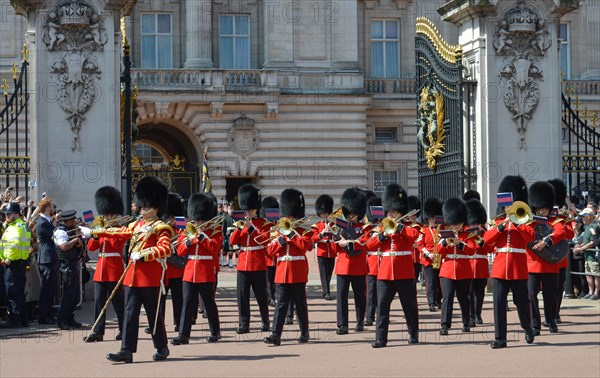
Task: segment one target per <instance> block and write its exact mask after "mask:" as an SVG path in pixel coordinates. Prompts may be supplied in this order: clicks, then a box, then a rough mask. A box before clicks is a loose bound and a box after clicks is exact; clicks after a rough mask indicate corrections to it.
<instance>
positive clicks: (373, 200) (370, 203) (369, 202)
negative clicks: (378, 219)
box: [367, 197, 382, 223]
mask: <svg viewBox="0 0 600 378" xmlns="http://www.w3.org/2000/svg"><path fill="white" fill-rule="evenodd" d="M371 206H382V201H381V198H379V197H371V198H369V199H368V200H367V219H368V220H369V222H371V223H373V215H372V214H371Z"/></svg>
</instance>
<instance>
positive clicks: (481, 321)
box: [477, 315, 483, 324]
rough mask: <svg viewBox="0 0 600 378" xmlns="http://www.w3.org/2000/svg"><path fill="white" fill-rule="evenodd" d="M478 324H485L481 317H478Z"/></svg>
mask: <svg viewBox="0 0 600 378" xmlns="http://www.w3.org/2000/svg"><path fill="white" fill-rule="evenodd" d="M477 324H483V319H481V315H477Z"/></svg>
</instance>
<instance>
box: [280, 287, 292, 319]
mask: <svg viewBox="0 0 600 378" xmlns="http://www.w3.org/2000/svg"><path fill="white" fill-rule="evenodd" d="M275 291H277V289H276V290H275ZM276 302H277V301H276ZM295 308H296V305H295V302H294V297H290V305H289V306H288V309H287V313H286V315H285V317H286V318H288V319H290V320H293V319H294V311H295Z"/></svg>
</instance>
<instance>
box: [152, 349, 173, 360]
mask: <svg viewBox="0 0 600 378" xmlns="http://www.w3.org/2000/svg"><path fill="white" fill-rule="evenodd" d="M167 357H169V348H167V347H162V348H160V349H159V350H157V351H156V353H154V355H153V356H152V359H153V360H154V361H164V360H166V359H167Z"/></svg>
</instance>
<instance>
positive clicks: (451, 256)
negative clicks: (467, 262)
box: [445, 254, 471, 259]
mask: <svg viewBox="0 0 600 378" xmlns="http://www.w3.org/2000/svg"><path fill="white" fill-rule="evenodd" d="M445 258H447V259H470V258H471V256H469V255H459V254H452V255H446V257H445Z"/></svg>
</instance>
